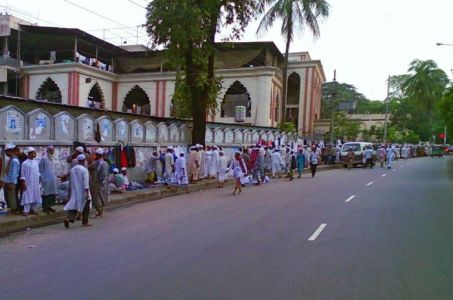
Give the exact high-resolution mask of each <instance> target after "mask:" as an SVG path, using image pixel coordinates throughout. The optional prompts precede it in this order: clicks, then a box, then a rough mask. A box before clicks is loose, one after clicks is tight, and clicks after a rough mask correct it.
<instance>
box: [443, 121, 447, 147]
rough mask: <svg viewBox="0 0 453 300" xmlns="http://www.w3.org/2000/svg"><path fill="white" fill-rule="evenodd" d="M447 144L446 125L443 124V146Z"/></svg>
mask: <svg viewBox="0 0 453 300" xmlns="http://www.w3.org/2000/svg"><path fill="white" fill-rule="evenodd" d="M445 146H447V126H444V147H445Z"/></svg>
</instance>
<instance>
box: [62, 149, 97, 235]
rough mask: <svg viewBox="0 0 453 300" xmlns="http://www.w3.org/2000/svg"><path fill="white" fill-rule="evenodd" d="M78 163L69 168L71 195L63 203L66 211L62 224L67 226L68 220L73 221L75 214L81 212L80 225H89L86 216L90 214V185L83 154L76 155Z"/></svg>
mask: <svg viewBox="0 0 453 300" xmlns="http://www.w3.org/2000/svg"><path fill="white" fill-rule="evenodd" d="M77 161H78V162H79V164H78V165H76V166H74V167H73V168H72V169H71V172H70V175H69V188H70V191H71V197H70V198H69V201H68V203H67V204H66V205H65V207H64V210H66V211H67V212H68V215H67V218H66V220H64V226H65V227H66V228H69V222H71V223H74V222H75V220H76V218H77V215H78V214H80V213H81V214H82V226H83V227H86V226H90V225H91V224H89V223H88V218H89V216H90V202H91V195H90V185H89V175H88V170H87V168H85V161H86V157H85V154H79V156H77Z"/></svg>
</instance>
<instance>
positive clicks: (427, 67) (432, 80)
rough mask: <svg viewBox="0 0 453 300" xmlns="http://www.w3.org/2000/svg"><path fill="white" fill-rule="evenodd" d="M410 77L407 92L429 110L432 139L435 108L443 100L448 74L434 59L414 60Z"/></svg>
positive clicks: (410, 68)
mask: <svg viewBox="0 0 453 300" xmlns="http://www.w3.org/2000/svg"><path fill="white" fill-rule="evenodd" d="M408 72H410V73H412V74H410V77H408V78H407V79H406V80H405V81H404V83H403V85H402V88H403V91H404V92H405V94H406V95H407V96H408V97H409V98H411V99H413V100H414V101H415V104H418V105H419V106H420V108H421V110H422V111H426V112H427V114H426V115H427V116H428V118H429V119H428V121H429V126H430V133H431V134H430V140H431V138H432V133H433V121H434V115H433V114H434V108H435V106H436V103H437V102H438V101H440V100H441V98H442V95H443V93H444V91H445V89H446V87H447V84H448V82H449V80H448V76H447V74H445V72H444V71H443V70H441V69H439V67H438V66H437V64H436V63H435V62H434V61H432V60H418V59H415V60H413V61H412V62H411V63H410V65H409V70H408Z"/></svg>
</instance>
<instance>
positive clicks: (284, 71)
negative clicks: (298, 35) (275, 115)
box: [280, 16, 297, 127]
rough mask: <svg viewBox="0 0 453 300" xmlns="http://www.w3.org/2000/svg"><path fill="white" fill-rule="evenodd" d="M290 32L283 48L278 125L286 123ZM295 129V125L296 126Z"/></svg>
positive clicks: (289, 22)
mask: <svg viewBox="0 0 453 300" xmlns="http://www.w3.org/2000/svg"><path fill="white" fill-rule="evenodd" d="M288 18H292V16H288ZM290 26H292V22H291V21H288V27H290ZM291 32H292V29H291V28H290V29H288V33H287V35H286V47H285V58H284V61H283V67H282V77H283V83H282V85H283V91H282V111H281V113H280V115H281V118H280V124H283V123H285V122H286V101H287V99H286V98H287V97H288V95H287V94H288V57H289V46H290V44H291ZM296 127H297V124H296Z"/></svg>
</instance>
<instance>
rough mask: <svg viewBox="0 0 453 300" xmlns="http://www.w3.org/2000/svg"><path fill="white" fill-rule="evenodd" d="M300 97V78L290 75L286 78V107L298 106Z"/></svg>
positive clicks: (293, 74) (296, 75)
mask: <svg viewBox="0 0 453 300" xmlns="http://www.w3.org/2000/svg"><path fill="white" fill-rule="evenodd" d="M299 96H300V76H299V74H297V73H292V74H291V75H289V77H288V101H287V104H288V105H299Z"/></svg>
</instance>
